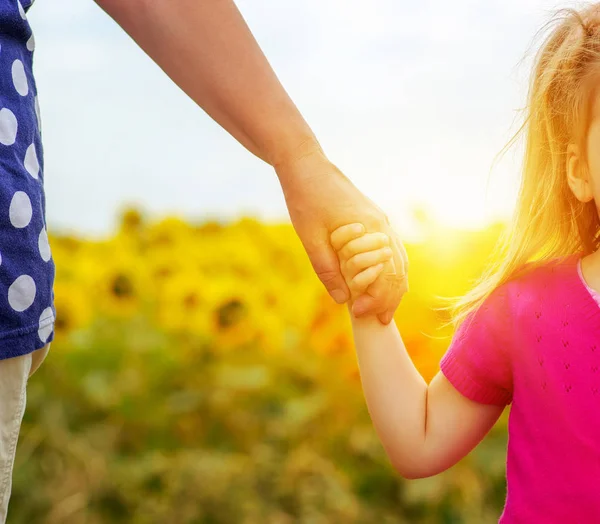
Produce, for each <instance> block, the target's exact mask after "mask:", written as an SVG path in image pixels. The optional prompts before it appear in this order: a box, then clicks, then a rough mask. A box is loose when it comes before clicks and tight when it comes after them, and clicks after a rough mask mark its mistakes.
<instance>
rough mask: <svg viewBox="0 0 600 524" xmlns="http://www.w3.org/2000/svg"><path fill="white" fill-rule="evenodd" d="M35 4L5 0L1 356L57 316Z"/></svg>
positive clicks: (27, 346) (20, 349) (20, 348)
mask: <svg viewBox="0 0 600 524" xmlns="http://www.w3.org/2000/svg"><path fill="white" fill-rule="evenodd" d="M32 3H33V0H22V3H20V2H19V0H0V360H2V359H5V358H10V357H15V356H19V355H24V354H27V353H30V352H32V351H34V350H36V349H39V348H41V347H43V346H45V345H46V344H47V343H48V342H51V341H52V340H53V338H54V320H55V317H56V310H55V308H54V292H53V283H54V273H55V268H54V260H53V259H52V255H51V252H50V245H49V243H48V234H47V229H46V199H45V194H44V161H43V149H42V141H41V121H40V110H39V105H38V98H37V88H36V84H35V80H34V77H33V72H32V64H33V53H34V48H35V41H34V37H33V33H32V31H31V28H30V26H29V22H28V21H27V11H28V10H29V8H30V7H31V4H32Z"/></svg>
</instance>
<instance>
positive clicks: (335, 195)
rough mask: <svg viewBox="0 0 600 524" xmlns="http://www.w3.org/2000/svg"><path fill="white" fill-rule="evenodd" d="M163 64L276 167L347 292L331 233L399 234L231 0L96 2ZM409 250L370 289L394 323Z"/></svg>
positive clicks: (326, 266)
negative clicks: (293, 95) (334, 158)
mask: <svg viewBox="0 0 600 524" xmlns="http://www.w3.org/2000/svg"><path fill="white" fill-rule="evenodd" d="M96 3H97V4H98V5H99V6H100V7H101V8H102V9H103V10H104V11H105V12H106V13H107V14H108V15H109V16H111V17H112V18H113V19H114V20H115V22H117V23H118V24H119V25H120V26H121V27H122V28H123V29H124V30H125V31H126V32H127V33H128V34H129V35H130V36H131V37H132V38H133V40H134V41H135V42H136V43H137V44H138V45H139V46H140V47H141V48H142V49H143V50H144V51H145V52H146V53H147V54H148V56H150V58H152V60H154V62H156V64H157V65H158V66H159V67H161V69H163V71H164V72H165V73H166V74H167V75H168V76H169V77H170V78H171V79H172V80H173V81H174V82H175V83H176V84H177V85H178V86H179V87H180V88H181V89H182V90H183V91H184V92H185V93H186V94H187V95H188V96H190V97H191V98H192V99H193V100H194V101H195V102H196V103H197V104H198V105H199V106H201V107H202V108H203V109H204V110H205V111H206V112H207V113H208V114H209V115H210V116H211V117H212V118H213V119H214V120H215V121H216V122H218V123H219V124H220V125H221V126H222V127H223V128H224V129H225V130H227V131H228V132H229V133H230V134H231V135H232V136H233V137H234V138H236V139H237V140H238V141H239V142H240V143H241V144H242V145H244V146H245V147H246V148H247V149H248V150H249V151H251V152H252V153H254V154H255V155H256V156H258V157H259V158H261V159H263V160H264V161H265V162H267V163H269V164H270V165H272V166H273V167H274V168H275V171H276V173H277V175H278V177H279V181H280V183H281V186H282V189H283V191H284V195H285V198H286V203H287V205H288V210H289V212H290V217H291V219H292V223H293V224H294V227H295V229H296V232H297V233H298V235H299V237H300V239H301V241H302V243H303V245H304V247H305V249H306V251H307V253H308V256H309V258H310V260H311V263H312V265H313V267H314V269H315V271H316V273H317V275H318V276H319V278H320V280H321V281H322V282H323V284H324V285H325V287H326V288H327V290H328V291H329V293H330V294H331V296H332V297H333V298H334V299H335V300H336V301H337V302H340V303H341V302H345V301H346V300H348V298H349V292H348V288H347V287H346V284H345V282H344V280H343V278H342V276H341V274H340V271H339V264H338V261H337V257H336V255H335V253H334V252H333V250H332V248H331V246H330V244H329V233H330V232H331V231H333V230H334V229H335V228H336V227H339V226H340V225H342V224H344V223H348V222H356V221H360V222H362V223H363V224H365V226H366V227H367V229H368V230H369V231H383V232H386V233H388V234H389V235H390V236H394V233H393V231H391V228H390V225H389V223H388V221H387V217H386V216H385V214H384V213H383V212H382V211H381V210H380V209H379V208H378V207H377V206H375V204H373V202H371V201H370V200H369V199H367V198H366V197H365V196H364V195H362V193H361V192H360V191H358V190H357V189H356V188H355V187H354V185H353V184H352V183H351V182H350V181H349V180H348V179H347V178H346V177H345V176H344V175H343V174H342V173H341V172H340V171H339V169H337V168H336V167H335V166H334V165H333V164H332V163H331V162H330V161H329V160H328V159H327V157H326V156H325V154H324V153H323V151H322V149H321V147H320V146H319V143H318V141H317V139H316V137H315V135H314V133H313V132H312V130H311V129H310V127H309V126H308V124H307V123H306V121H305V120H304V118H303V117H302V115H301V114H300V112H299V111H298V109H297V108H296V106H295V105H294V103H293V102H292V100H291V99H290V97H289V96H288V94H287V93H286V91H285V90H284V88H283V86H282V85H281V83H280V82H279V80H278V79H277V76H276V75H275V73H274V71H273V69H272V68H271V66H270V65H269V63H268V61H267V59H266V58H265V56H264V54H263V53H262V51H261V49H260V47H259V46H258V44H257V42H256V40H255V39H254V37H253V36H252V33H251V32H250V30H249V28H248V26H247V25H246V23H245V21H244V19H243V17H242V16H241V14H240V12H239V10H238V9H237V7H236V5H235V3H234V2H233V1H232V0H202V1H198V0H178V1H177V2H173V1H172V0H126V1H125V0H96ZM406 264H407V262H406V253H405V251H404V249H403V248H402V246H401V244H400V243H399V242H398V243H397V244H396V246H395V252H394V265H395V267H394V266H393V265H392V264H391V263H388V267H387V268H386V270H385V271H384V273H383V274H382V275H381V277H380V279H379V280H378V281H377V282H376V283H374V284H373V285H372V288H371V289H370V290H369V291H370V295H369V296H367V295H365V304H366V305H367V308H366V309H367V311H365V313H366V312H368V311H371V312H375V313H377V314H378V315H379V318H380V320H382V321H383V322H389V321H390V320H391V318H392V314H393V312H394V311H395V309H396V307H397V306H398V304H399V302H400V299H401V296H402V294H403V293H404V292H405V291H406V290H407V285H408V284H407V277H406V275H405V271H404V270H405V267H406Z"/></svg>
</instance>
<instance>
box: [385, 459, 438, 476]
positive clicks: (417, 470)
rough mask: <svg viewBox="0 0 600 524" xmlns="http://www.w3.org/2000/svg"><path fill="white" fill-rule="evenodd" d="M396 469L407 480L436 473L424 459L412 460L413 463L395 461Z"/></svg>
mask: <svg viewBox="0 0 600 524" xmlns="http://www.w3.org/2000/svg"><path fill="white" fill-rule="evenodd" d="M394 469H395V470H396V471H397V472H398V473H399V474H400V476H401V477H403V478H405V479H406V480H416V479H424V478H427V477H431V476H432V475H435V473H432V472H431V471H430V470H429V468H427V467H426V464H425V463H424V462H423V461H417V462H411V463H406V462H404V463H398V462H396V463H394Z"/></svg>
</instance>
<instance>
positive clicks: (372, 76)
mask: <svg viewBox="0 0 600 524" xmlns="http://www.w3.org/2000/svg"><path fill="white" fill-rule="evenodd" d="M236 3H237V5H238V7H239V9H240V11H241V12H242V14H243V16H244V18H245V19H246V21H247V22H248V24H249V26H250V28H251V30H252V32H253V34H254V36H255V37H256V39H257V40H258V42H259V44H260V45H261V47H262V49H263V51H264V52H265V54H266V56H267V58H268V59H269V61H270V63H271V65H272V66H273V68H274V69H275V71H276V73H277V75H278V77H279V78H280V80H281V82H282V84H283V85H284V87H285V88H286V90H287V92H288V93H289V94H290V96H291V97H292V99H293V100H294V102H295V103H296V105H297V106H298V107H299V109H300V111H301V112H302V114H303V115H304V117H305V119H306V120H307V121H308V123H309V125H310V126H311V127H312V129H313V130H314V132H315V133H316V135H317V137H318V139H319V141H320V142H321V144H322V146H323V148H324V150H325V152H326V154H327V155H328V157H329V158H330V159H331V160H332V161H333V162H334V163H335V164H336V165H337V166H338V167H339V168H340V169H341V170H342V171H343V172H344V173H345V174H346V175H347V176H348V177H349V178H350V179H351V180H352V181H353V182H354V183H355V184H356V185H357V186H358V187H359V189H360V190H361V191H363V192H364V193H365V194H367V195H368V196H369V197H370V198H371V199H373V200H374V201H375V202H376V203H377V204H378V205H379V206H380V207H381V208H382V209H383V210H384V211H385V212H386V213H387V214H388V215H389V216H390V218H391V220H392V222H393V223H394V225H395V226H396V228H397V230H398V231H399V232H400V233H401V234H402V235H403V237H404V238H407V239H408V238H410V237H411V236H412V237H415V236H418V234H417V225H416V222H415V221H414V220H413V214H412V210H413V209H414V208H415V207H423V208H425V210H426V211H427V212H428V213H430V214H431V215H432V216H433V217H434V218H435V219H436V220H439V221H441V222H443V223H445V224H449V225H453V226H457V227H468V228H477V227H484V226H485V224H486V223H487V222H488V221H491V220H495V219H498V218H500V219H503V218H508V216H509V214H510V212H511V211H512V208H513V206H514V201H515V198H516V191H517V188H518V181H519V168H520V166H521V158H520V156H519V153H521V152H522V150H521V149H519V148H518V147H517V148H515V149H514V150H513V151H511V153H509V154H507V155H506V156H505V157H503V159H502V160H501V161H500V162H498V163H497V164H495V165H494V166H493V165H492V163H493V160H494V156H495V155H496V154H497V153H498V152H499V151H500V150H501V149H502V147H503V146H504V145H505V143H506V142H507V141H508V140H509V139H510V137H511V136H512V134H514V132H515V131H516V130H517V129H518V126H519V122H520V120H519V118H520V117H521V116H520V115H521V113H520V112H519V109H520V108H522V107H524V105H525V102H526V99H525V96H526V91H527V84H528V80H529V72H530V71H529V69H530V67H531V63H532V60H531V56H532V54H533V53H535V51H536V48H535V47H533V48H532V47H531V46H532V45H533V44H535V42H534V40H533V37H534V35H535V33H536V31H537V30H538V29H539V28H540V27H541V26H542V25H543V24H544V23H545V22H546V21H547V20H548V19H549V17H550V16H551V14H552V11H553V10H554V9H557V8H561V7H577V6H580V5H582V3H581V2H580V3H578V4H576V3H573V2H570V3H569V2H549V1H546V0H486V1H485V2H481V1H480V0H455V1H454V2H447V1H445V0H422V1H419V2H415V1H411V2H408V1H402V0H371V1H370V2H364V1H358V0H303V1H302V2H292V1H291V0H278V1H272V0H271V1H268V0H239V1H238V2H236ZM176 5H177V3H176V2H174V6H176ZM28 18H29V22H30V24H31V27H32V29H33V32H34V35H35V39H36V49H35V55H34V74H35V77H36V82H37V88H38V99H39V103H40V113H41V119H42V131H43V135H42V138H43V143H44V155H45V157H44V158H45V173H44V184H45V191H46V218H47V223H48V230H49V231H50V232H51V233H56V234H59V233H75V234H79V235H85V236H87V237H102V236H105V235H110V234H111V232H112V231H113V230H114V228H115V226H116V223H117V220H118V215H119V212H120V210H121V209H122V208H123V207H124V206H126V205H136V206H138V207H139V208H140V209H141V210H142V211H143V212H144V213H145V214H146V215H147V216H148V217H149V218H151V219H160V218H161V217H163V216H166V215H177V216H181V217H184V218H186V219H188V220H190V221H193V222H200V221H202V220H204V219H214V218H219V219H235V218H237V217H239V216H244V215H247V216H255V217H258V218H261V219H264V220H269V221H270V220H277V221H280V220H287V219H288V215H287V210H286V207H285V201H284V199H283V195H282V193H281V189H280V186H279V182H278V180H277V178H276V176H275V173H274V171H273V169H272V168H271V167H270V166H268V165H267V164H265V163H264V162H262V161H261V160H259V159H257V158H256V157H254V156H253V155H252V154H251V153H249V152H248V151H246V150H245V149H244V148H243V147H242V146H241V145H240V144H238V143H237V142H236V141H235V139H233V138H232V137H231V136H230V135H229V134H228V133H227V132H225V131H224V130H223V129H222V128H221V127H220V126H219V125H218V124H216V123H215V122H214V121H213V120H212V119H211V118H210V117H208V116H207V115H206V114H205V113H204V112H203V110H202V109H201V108H200V107H199V106H198V105H197V104H196V103H195V102H193V101H192V100H191V99H190V98H189V97H188V96H187V95H186V94H185V93H184V92H183V91H182V90H181V89H180V88H179V87H178V86H177V85H175V84H174V83H173V82H172V81H171V80H170V79H169V78H168V77H167V76H166V75H165V74H164V73H163V72H162V70H161V69H160V68H158V66H157V65H156V64H154V62H152V60H151V59H150V58H149V57H148V56H147V55H146V54H145V53H144V52H143V51H142V50H141V49H140V48H139V47H138V46H137V44H135V42H134V41H133V40H132V39H131V38H130V37H129V36H128V35H127V34H126V33H125V32H124V31H123V30H122V29H121V28H120V27H119V26H118V25H117V24H116V23H115V21H113V20H112V19H111V18H110V17H108V15H106V14H105V13H104V12H103V11H102V10H101V9H100V8H99V7H98V6H97V5H96V4H95V3H94V2H93V1H92V0H87V1H86V0H60V1H59V2H57V1H53V0H36V1H35V4H34V5H33V6H32V8H31V9H30V11H29V13H28ZM538 41H539V40H538ZM526 55H527V56H526ZM524 56H526V58H525V59H524V61H523V62H522V63H521V64H520V65H519V64H518V63H519V61H521V59H523V57H524ZM492 167H493V169H492Z"/></svg>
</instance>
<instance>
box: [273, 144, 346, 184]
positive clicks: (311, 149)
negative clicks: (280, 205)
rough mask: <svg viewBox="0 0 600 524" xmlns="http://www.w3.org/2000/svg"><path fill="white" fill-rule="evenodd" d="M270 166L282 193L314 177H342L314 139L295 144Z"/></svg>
mask: <svg viewBox="0 0 600 524" xmlns="http://www.w3.org/2000/svg"><path fill="white" fill-rule="evenodd" d="M272 165H273V167H274V168H275V172H276V173H277V177H278V178H279V182H280V184H281V186H282V188H283V189H284V191H285V190H292V189H293V188H294V187H295V186H297V185H298V184H303V183H304V182H306V181H307V180H309V179H314V178H316V177H322V176H332V175H334V174H339V175H342V173H341V172H340V171H339V170H338V169H337V167H335V166H334V165H333V164H332V163H331V161H330V160H329V159H328V158H327V156H326V155H325V152H324V151H323V149H322V148H321V145H320V144H319V142H318V141H317V139H316V138H315V137H310V138H307V139H305V140H303V141H302V142H299V143H297V145H296V146H295V147H293V148H291V149H289V150H288V151H286V152H285V154H282V155H281V156H279V157H278V159H277V161H276V162H274V163H273V164H272ZM342 176H343V175H342Z"/></svg>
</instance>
